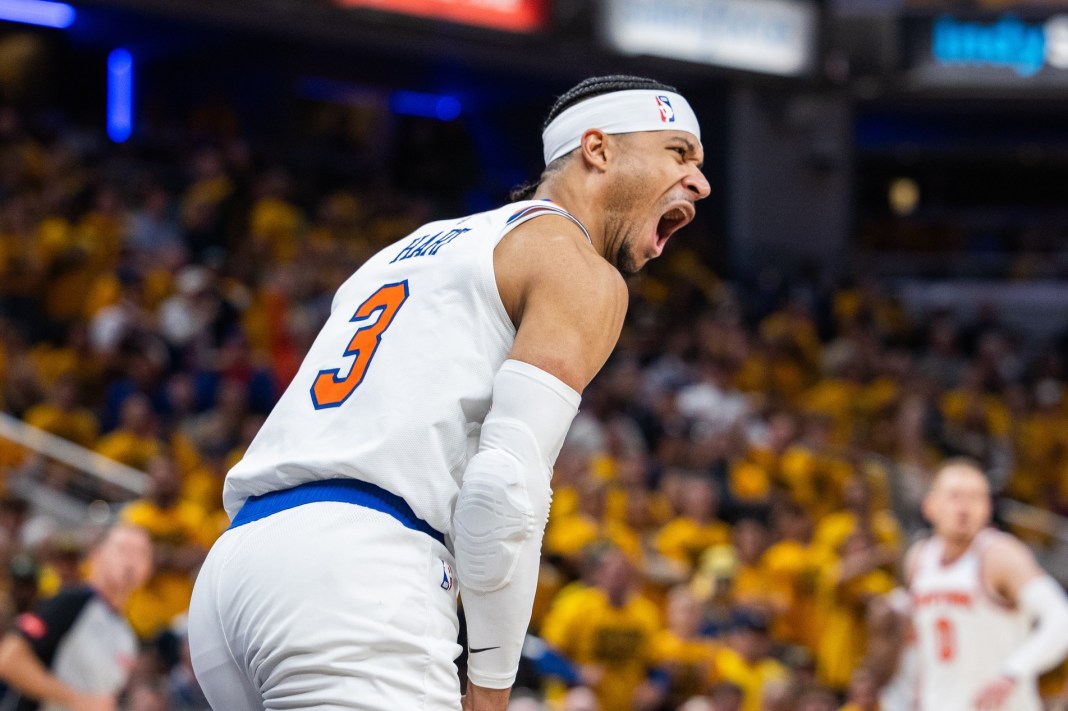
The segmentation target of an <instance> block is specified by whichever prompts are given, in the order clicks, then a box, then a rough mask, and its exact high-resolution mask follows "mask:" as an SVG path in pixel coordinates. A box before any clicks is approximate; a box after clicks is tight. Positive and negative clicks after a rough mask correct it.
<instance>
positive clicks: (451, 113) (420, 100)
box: [389, 91, 463, 121]
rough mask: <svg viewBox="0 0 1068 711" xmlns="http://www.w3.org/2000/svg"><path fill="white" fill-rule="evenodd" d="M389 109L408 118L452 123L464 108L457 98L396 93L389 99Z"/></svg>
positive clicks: (409, 92) (406, 92) (416, 92)
mask: <svg viewBox="0 0 1068 711" xmlns="http://www.w3.org/2000/svg"><path fill="white" fill-rule="evenodd" d="M389 108H390V110H391V111H393V113H397V114H404V115H406V116H421V117H423V118H432V119H438V120H439V121H452V120H453V119H455V118H457V117H458V116H459V115H460V113H461V111H462V110H463V108H462V107H461V105H460V100H459V99H457V98H456V97H455V96H442V95H440V94H423V93H420V92H418V91H395V92H393V94H392V95H391V96H390V97H389Z"/></svg>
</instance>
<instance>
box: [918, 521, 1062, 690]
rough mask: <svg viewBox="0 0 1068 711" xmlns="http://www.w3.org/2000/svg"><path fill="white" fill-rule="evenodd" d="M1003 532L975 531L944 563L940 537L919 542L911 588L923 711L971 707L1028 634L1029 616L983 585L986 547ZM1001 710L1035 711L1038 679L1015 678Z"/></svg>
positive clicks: (1000, 672)
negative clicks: (957, 553) (959, 553)
mask: <svg viewBox="0 0 1068 711" xmlns="http://www.w3.org/2000/svg"><path fill="white" fill-rule="evenodd" d="M1002 535H1005V534H1002V533H999V532H998V531H995V530H993V529H986V530H984V531H982V532H980V533H979V535H977V536H976V537H975V540H974V541H973V542H972V545H971V546H970V547H969V548H968V550H967V551H966V552H965V553H964V554H963V555H962V556H960V557H959V558H958V559H957V560H955V561H953V562H951V563H948V564H944V563H943V562H942V551H943V543H942V541H941V540H940V539H938V538H932V539H930V540H928V541H925V542H924V543H922V544H920V545H921V548H920V549H919V552H918V554H917V560H916V566H915V569H914V572H913V575H912V581H911V583H910V585H909V592H910V594H911V596H912V622H913V629H914V631H915V634H916V649H917V653H918V657H919V663H918V673H917V676H918V679H919V708H920V710H921V711H958V710H959V711H972V710H973V709H974V708H975V706H974V700H975V698H976V696H978V694H979V692H980V690H982V688H983V687H984V686H985V685H986V684H989V683H990V682H992V681H994V680H996V679H997V678H998V677H999V676H1001V675H1002V674H1003V673H1004V668H1003V665H1004V663H1005V660H1006V659H1007V658H1008V656H1009V654H1010V653H1011V652H1012V651H1013V650H1014V649H1016V648H1018V647H1019V646H1020V645H1021V644H1022V643H1023V642H1024V640H1025V639H1026V638H1027V636H1028V634H1029V633H1030V631H1031V621H1030V620H1029V619H1027V617H1026V616H1025V615H1024V614H1023V613H1022V612H1021V611H1019V610H1017V609H1014V608H1010V607H1008V606H1006V605H1005V604H1004V603H1002V602H1000V601H998V600H996V599H994V597H993V596H992V594H991V592H990V591H988V590H986V588H985V586H984V584H983V582H982V578H981V562H982V557H983V552H984V551H985V550H986V549H987V548H988V547H989V546H990V544H991V543H992V542H993V541H995V540H996V539H997V538H998V537H999V536H1002ZM1003 708H1004V709H1005V711H1040V710H1041V708H1042V703H1041V701H1040V699H1039V696H1038V688H1037V684H1036V682H1035V679H1033V678H1032V679H1019V680H1017V684H1016V686H1015V688H1014V690H1013V692H1012V695H1011V696H1010V697H1009V699H1008V700H1007V701H1006V704H1005V706H1004V707H1003Z"/></svg>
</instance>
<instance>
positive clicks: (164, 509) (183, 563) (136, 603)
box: [120, 455, 216, 639]
mask: <svg viewBox="0 0 1068 711" xmlns="http://www.w3.org/2000/svg"><path fill="white" fill-rule="evenodd" d="M148 475H149V477H150V485H149V490H148V492H147V494H146V496H145V498H143V499H138V500H137V501H133V502H131V503H130V504H128V505H127V506H126V507H125V508H124V509H123V510H122V512H121V513H120V518H121V519H122V520H123V521H126V522H128V523H132V524H134V525H137V526H141V527H142V528H144V529H146V530H147V531H148V533H149V535H150V536H151V537H152V545H153V550H154V554H155V561H156V563H155V573H154V574H153V576H152V578H151V579H150V580H149V581H148V584H147V585H145V586H144V587H143V588H141V589H140V590H138V591H137V592H135V593H134V594H133V595H132V596H131V597H130V600H129V602H128V603H127V606H126V613H127V615H128V616H129V618H130V623H131V624H132V625H133V628H134V630H135V631H136V632H137V634H138V635H139V636H140V637H141V638H142V639H151V638H153V637H155V635H157V634H158V633H159V632H161V631H163V630H164V629H165V628H166V627H168V626H169V625H170V624H171V622H172V621H173V620H174V618H175V617H177V616H178V615H180V614H182V613H184V612H185V611H186V610H188V609H189V598H190V596H191V595H192V593H193V573H194V572H195V571H196V570H197V568H198V567H200V564H201V563H202V562H203V561H204V557H205V556H206V555H207V552H208V548H210V547H211V544H212V542H213V540H214V535H215V533H216V531H215V529H214V527H213V526H212V524H211V522H210V520H209V519H208V518H207V516H206V515H205V512H204V511H202V510H201V509H200V508H199V507H197V506H195V505H194V504H192V503H190V502H188V501H185V500H183V499H181V498H179V492H180V491H181V481H180V479H179V475H178V466H177V465H176V464H175V463H174V460H173V459H171V458H170V457H168V456H165V455H159V456H156V457H153V458H152V459H151V460H150V461H149V462H148Z"/></svg>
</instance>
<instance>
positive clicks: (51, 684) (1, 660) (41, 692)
mask: <svg viewBox="0 0 1068 711" xmlns="http://www.w3.org/2000/svg"><path fill="white" fill-rule="evenodd" d="M0 679H3V680H4V682H5V683H6V684H8V685H9V686H11V687H12V688H14V689H15V690H17V691H18V692H19V693H20V694H22V695H23V696H27V697H29V698H31V699H34V700H36V701H42V702H48V703H52V704H56V705H59V706H68V707H69V706H73V705H74V699H75V698H76V697H77V695H78V692H77V691H75V690H74V689H72V688H71V687H70V686H68V685H67V684H65V683H63V682H62V681H60V680H59V679H58V678H56V676H55V675H53V674H51V673H50V672H49V671H48V669H47V668H46V667H45V666H44V665H43V664H42V663H41V661H40V660H39V659H38V658H37V655H35V654H34V653H33V649H31V648H30V645H29V644H28V643H27V642H26V641H25V640H24V639H23V638H22V637H20V636H18V635H17V634H15V633H9V634H8V635H6V636H5V637H4V638H3V640H2V641H0Z"/></svg>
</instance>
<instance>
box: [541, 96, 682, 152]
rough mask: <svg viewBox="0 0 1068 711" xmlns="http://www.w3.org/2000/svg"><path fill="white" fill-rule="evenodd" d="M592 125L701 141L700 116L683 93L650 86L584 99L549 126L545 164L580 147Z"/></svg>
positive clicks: (544, 134)
mask: <svg viewBox="0 0 1068 711" xmlns="http://www.w3.org/2000/svg"><path fill="white" fill-rule="evenodd" d="M591 128H597V129H600V130H602V131H604V132H605V133H635V132H637V131H688V132H689V133H692V134H693V135H694V136H696V137H697V140H698V141H700V140H701V126H700V125H698V123H697V116H696V114H694V112H693V109H691V108H690V105H689V104H688V103H687V102H686V99H684V98H682V97H681V96H680V95H678V94H676V93H674V92H670V91H656V90H650V89H629V90H627V91H614V92H612V93H611V94H601V95H600V96H595V97H593V98H591V99H586V100H584V101H580V102H579V103H577V104H575V105H574V106H572V107H570V108H568V109H567V110H565V111H564V112H563V113H561V114H560V115H559V116H557V117H556V118H554V119H553V120H552V122H551V123H550V124H549V125H548V126H546V127H545V130H544V131H543V132H542V134H541V142H542V145H543V146H544V150H545V165H549V164H550V163H552V162H553V161H554V160H556V159H557V158H559V157H560V156H562V155H565V154H567V153H570V152H571V151H573V150H575V149H576V148H578V147H579V144H580V143H582V135H583V134H584V133H586V131H588V130H589V129H591Z"/></svg>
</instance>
